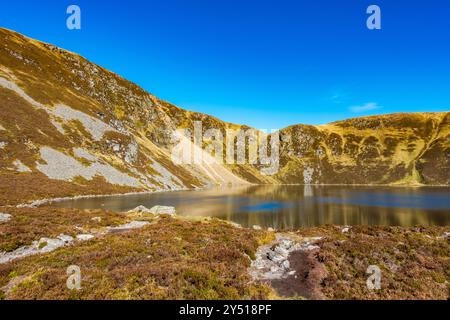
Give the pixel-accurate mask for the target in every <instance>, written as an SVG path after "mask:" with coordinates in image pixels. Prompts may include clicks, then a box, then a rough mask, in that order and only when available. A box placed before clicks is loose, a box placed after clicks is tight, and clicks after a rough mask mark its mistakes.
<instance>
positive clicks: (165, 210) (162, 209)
mask: <svg viewBox="0 0 450 320" xmlns="http://www.w3.org/2000/svg"><path fill="white" fill-rule="evenodd" d="M150 213H152V214H169V215H174V214H176V213H177V212H176V210H175V207H166V206H154V207H153V208H151V209H150Z"/></svg>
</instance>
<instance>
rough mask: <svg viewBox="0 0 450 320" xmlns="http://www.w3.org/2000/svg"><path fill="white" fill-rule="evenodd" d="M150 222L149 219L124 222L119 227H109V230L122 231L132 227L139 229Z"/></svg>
mask: <svg viewBox="0 0 450 320" xmlns="http://www.w3.org/2000/svg"><path fill="white" fill-rule="evenodd" d="M148 224H150V222H148V221H132V222H130V223H127V224H122V225H120V226H117V227H107V229H108V231H109V232H121V231H127V230H131V229H139V228H142V227H144V226H146V225H148Z"/></svg>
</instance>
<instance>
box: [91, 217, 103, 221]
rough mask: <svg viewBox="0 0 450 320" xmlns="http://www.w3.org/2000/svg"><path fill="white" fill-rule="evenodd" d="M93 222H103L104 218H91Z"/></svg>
mask: <svg viewBox="0 0 450 320" xmlns="http://www.w3.org/2000/svg"><path fill="white" fill-rule="evenodd" d="M91 220H92V221H95V222H102V218H101V217H93V218H91Z"/></svg>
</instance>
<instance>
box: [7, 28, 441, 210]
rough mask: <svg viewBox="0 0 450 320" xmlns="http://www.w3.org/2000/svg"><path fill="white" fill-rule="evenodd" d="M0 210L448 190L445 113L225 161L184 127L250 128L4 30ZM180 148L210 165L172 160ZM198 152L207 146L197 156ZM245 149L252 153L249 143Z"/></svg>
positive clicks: (357, 124)
mask: <svg viewBox="0 0 450 320" xmlns="http://www.w3.org/2000/svg"><path fill="white" fill-rule="evenodd" d="M0 43H1V44H0V204H17V203H21V202H24V201H28V200H33V199H41V198H46V197H61V196H70V195H79V194H103V193H124V192H132V191H144V190H168V189H180V188H196V187H204V186H207V185H211V184H246V183H301V184H303V183H306V184H309V183H374V184H376V183H383V184H384V183H389V184H393V183H397V184H440V185H448V184H449V183H450V174H449V172H450V170H449V169H450V160H449V159H450V158H449V155H450V114H449V113H448V112H447V113H421V114H395V115H387V116H379V117H367V118H359V119H351V120H347V121H343V122H336V123H332V124H329V125H324V126H304V125H297V126H292V127H289V128H286V129H283V130H281V132H280V141H281V146H280V170H279V171H278V172H277V173H276V174H275V175H271V176H270V175H266V174H264V173H263V172H261V167H262V166H261V165H250V164H222V163H221V162H220V161H217V159H216V158H214V157H212V156H211V155H209V154H208V152H207V150H210V147H211V144H212V143H213V140H212V139H206V140H205V141H203V143H202V144H200V145H198V144H194V143H193V141H191V140H188V139H185V138H183V137H180V135H179V134H177V130H178V129H185V128H188V129H192V128H193V127H194V122H196V121H201V122H202V129H201V130H202V132H203V133H204V132H206V130H208V129H211V128H213V129H218V130H220V131H221V132H222V133H225V132H226V130H238V129H250V128H249V127H246V126H240V125H235V124H230V123H226V122H223V121H221V120H219V119H217V118H214V117H212V116H209V115H205V114H200V113H195V112H191V111H187V110H183V109H180V108H178V107H176V106H174V105H172V104H170V103H168V102H165V101H162V100H160V99H158V98H157V97H155V96H153V95H151V94H149V93H147V92H146V91H144V90H143V89H141V88H140V87H138V86H137V85H135V84H133V83H131V82H129V81H127V80H125V79H123V78H121V77H120V76H118V75H116V74H114V73H111V72H109V71H107V70H105V69H103V68H101V67H100V66H98V65H95V64H93V63H91V62H89V61H87V60H86V59H84V58H82V57H81V56H79V55H77V54H74V53H71V52H68V51H65V50H62V49H59V48H57V47H55V46H52V45H49V44H45V43H42V42H39V41H36V40H32V39H29V38H27V37H25V36H22V35H20V34H18V33H15V32H13V31H9V30H6V29H0ZM180 142H182V143H183V144H185V145H186V146H188V147H189V148H192V149H193V150H195V149H197V150H199V151H200V152H201V153H203V154H204V157H205V158H208V159H209V160H210V161H208V162H207V163H200V164H179V163H176V162H175V161H172V159H173V158H172V157H171V155H172V153H173V151H174V148H176V147H177V146H179V145H180ZM202 148H203V149H202ZM244 148H246V151H247V153H249V147H248V146H247V147H245V146H244Z"/></svg>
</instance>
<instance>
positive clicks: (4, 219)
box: [0, 212, 11, 223]
mask: <svg viewBox="0 0 450 320" xmlns="http://www.w3.org/2000/svg"><path fill="white" fill-rule="evenodd" d="M9 220H11V215H10V214H7V213H1V212H0V223H2V222H8V221H9Z"/></svg>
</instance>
